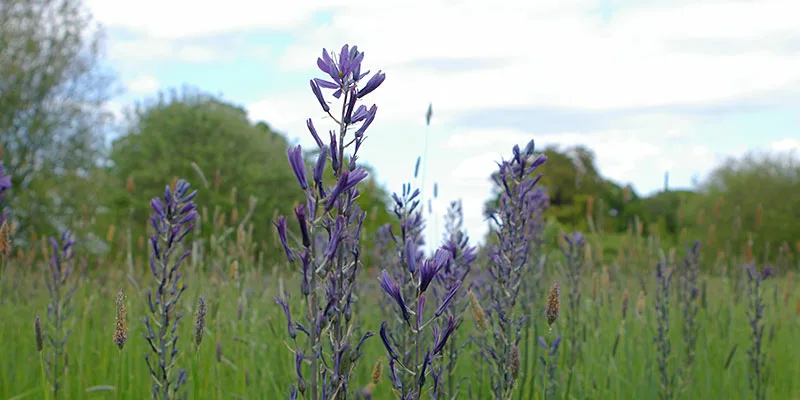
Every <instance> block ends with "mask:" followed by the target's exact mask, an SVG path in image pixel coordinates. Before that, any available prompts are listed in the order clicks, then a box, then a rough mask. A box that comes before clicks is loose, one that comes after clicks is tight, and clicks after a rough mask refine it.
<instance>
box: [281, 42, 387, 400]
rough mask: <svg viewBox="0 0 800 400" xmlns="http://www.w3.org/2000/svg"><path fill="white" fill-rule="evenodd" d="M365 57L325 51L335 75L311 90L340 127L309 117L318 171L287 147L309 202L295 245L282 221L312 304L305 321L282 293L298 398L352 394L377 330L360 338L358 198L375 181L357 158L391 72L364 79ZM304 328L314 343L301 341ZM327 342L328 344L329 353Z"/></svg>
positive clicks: (353, 51) (321, 62)
mask: <svg viewBox="0 0 800 400" xmlns="http://www.w3.org/2000/svg"><path fill="white" fill-rule="evenodd" d="M363 60H364V53H363V52H361V51H359V50H358V48H357V47H356V46H352V47H350V46H349V45H344V46H343V47H342V49H341V52H340V53H339V54H338V55H337V54H334V53H331V52H328V51H327V50H324V49H323V51H322V57H320V58H318V59H317V66H318V67H319V69H320V70H322V72H323V73H325V74H326V75H327V76H328V77H329V78H330V80H327V79H320V78H314V79H312V80H311V82H310V84H311V90H312V92H313V93H314V96H315V97H316V98H317V100H318V101H319V104H320V106H321V107H322V110H323V111H324V112H325V113H326V114H327V115H328V116H329V117H330V118H331V119H332V120H333V121H334V122H335V123H336V125H337V128H338V129H336V130H331V131H330V132H329V135H328V140H327V141H323V139H322V137H320V135H319V134H318V133H317V129H316V128H315V126H314V123H313V122H312V120H311V119H308V120H307V121H306V124H307V126H308V130H309V132H310V133H311V136H312V138H313V139H314V141H315V142H316V144H317V147H318V149H319V153H318V154H317V156H316V161H315V162H313V163H311V164H312V166H311V170H312V172H311V176H309V175H308V173H307V167H306V161H305V159H304V157H303V151H302V148H301V147H300V146H296V147H294V148H290V149H289V150H288V151H287V156H288V159H289V165H290V167H291V169H292V171H293V172H294V174H295V176H296V177H297V182H298V184H299V185H300V187H301V188H302V189H303V190H304V191H305V196H306V201H305V204H301V205H299V206H297V207H296V208H295V209H294V215H295V218H296V221H297V224H298V229H299V239H298V240H297V242H296V243H290V242H289V239H290V236H289V234H288V230H289V228H288V224H287V221H286V218H285V217H283V216H281V217H279V218H278V219H277V220H276V221H275V223H274V224H275V226H276V228H277V232H278V237H279V238H280V241H281V243H282V245H283V248H284V251H285V252H286V257H287V259H288V260H289V262H290V263H292V264H294V263H296V262H298V261H299V263H300V271H301V275H302V280H301V285H300V293H301V294H302V298H303V300H304V302H305V305H304V307H303V309H304V310H305V315H303V316H302V319H301V321H297V319H296V318H292V314H291V312H290V307H289V295H288V294H283V293H282V294H280V296H279V297H277V298H276V301H277V303H278V304H279V305H280V306H281V307H282V308H283V311H284V313H285V314H286V318H287V324H288V325H287V331H288V334H289V337H290V338H291V339H292V341H293V342H294V347H295V349H294V353H295V357H294V358H295V366H296V373H297V378H296V383H295V384H294V385H292V386H291V388H290V390H289V398H292V399H294V398H297V397H298V396H299V394H302V395H303V398H305V399H310V400H318V399H345V398H348V396H349V392H350V390H351V388H350V377H351V375H352V371H353V368H354V367H355V365H356V361H357V360H358V359H359V357H360V356H361V354H362V351H361V347H362V345H363V344H364V342H365V341H366V340H367V339H368V338H369V337H371V336H373V335H374V333H372V332H370V331H367V332H366V333H364V334H362V335H361V337H360V339H354V338H353V335H354V332H355V331H356V330H357V329H358V327H356V326H355V321H354V319H353V304H354V302H355V301H356V299H357V290H356V289H357V288H358V286H357V284H356V278H357V277H358V270H359V267H360V264H361V249H360V246H359V243H360V238H361V227H362V224H363V222H364V218H365V216H366V213H365V212H364V211H362V210H361V209H360V208H359V207H358V205H357V204H356V200H357V198H358V196H359V191H358V184H359V183H361V182H362V181H363V180H365V179H366V178H367V172H366V170H364V169H362V168H359V167H358V166H357V164H356V161H357V159H358V151H359V150H360V149H361V146H362V145H363V143H364V141H365V140H366V138H367V136H365V132H366V130H367V129H368V128H369V127H370V125H371V124H372V123H373V121H374V120H375V116H376V113H377V111H378V107H377V106H376V105H372V106H370V107H367V106H366V105H364V104H360V103H361V102H362V101H363V99H364V97H365V96H366V95H368V94H369V93H371V92H372V91H374V90H375V89H377V88H378V87H379V86H380V85H381V83H383V81H384V79H385V74H383V73H382V72H380V71H379V72H377V73H375V74H373V75H372V76H371V77H370V78H369V80H367V81H366V83H364V80H365V78H366V77H367V75H369V71H366V72H362V70H361V63H362V61H363ZM359 86H360V87H359ZM323 89H329V90H333V97H334V98H336V99H339V100H340V101H341V113H340V114H339V115H337V116H334V114H333V113H332V111H333V110H332V108H331V105H330V104H329V103H328V102H327V101H326V99H325V96H324V94H323ZM351 131H354V132H352V137H350V136H349V132H351ZM348 148H351V149H352V152H350V154H346V153H345V150H346V149H348ZM329 162H330V164H329ZM328 165H330V170H331V172H332V173H333V177H334V178H335V180H336V181H335V183H334V184H333V185H326V184H325V182H324V181H323V177H324V172H325V169H326V167H327V166H328ZM309 178H310V179H309ZM298 333H302V334H303V335H304V336H305V337H306V339H307V340H306V341H301V340H299V339H300V338H298ZM323 339H327V341H328V346H323ZM303 342H305V343H303ZM323 347H327V350H328V351H327V352H326V353H323ZM306 364H310V367H311V368H310V371H309V372H308V375H306V374H304V372H303V370H304V368H303V367H304V365H306Z"/></svg>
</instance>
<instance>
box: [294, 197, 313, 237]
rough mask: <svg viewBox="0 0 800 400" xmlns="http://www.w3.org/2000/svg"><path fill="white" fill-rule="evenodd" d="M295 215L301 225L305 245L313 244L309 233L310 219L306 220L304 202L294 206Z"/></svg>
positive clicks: (301, 234)
mask: <svg viewBox="0 0 800 400" xmlns="http://www.w3.org/2000/svg"><path fill="white" fill-rule="evenodd" d="M294 215H295V217H297V223H298V224H299V225H300V236H302V237H303V246H305V247H309V246H311V235H309V233H308V221H307V220H306V207H305V206H304V205H303V204H300V205H298V206H297V207H295V208H294Z"/></svg>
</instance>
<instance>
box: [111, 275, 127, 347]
mask: <svg viewBox="0 0 800 400" xmlns="http://www.w3.org/2000/svg"><path fill="white" fill-rule="evenodd" d="M116 305H117V316H116V323H115V326H114V344H116V345H117V347H119V349H120V351H121V350H122V348H123V347H125V342H126V341H127V340H128V310H127V309H126V308H125V295H124V294H123V293H122V289H120V290H119V292H118V293H117V304H116Z"/></svg>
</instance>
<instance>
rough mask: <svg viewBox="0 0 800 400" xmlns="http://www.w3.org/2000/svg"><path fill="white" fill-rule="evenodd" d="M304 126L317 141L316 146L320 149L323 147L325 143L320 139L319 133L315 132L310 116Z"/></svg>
mask: <svg viewBox="0 0 800 400" xmlns="http://www.w3.org/2000/svg"><path fill="white" fill-rule="evenodd" d="M306 126H307V127H308V131H309V132H311V137H313V138H314V141H315V142H317V146H319V148H320V149H321V148H323V147H325V145H323V144H322V139H320V138H319V135H318V134H317V130H316V129H314V122H313V121H312V120H311V118H309V119H307V120H306Z"/></svg>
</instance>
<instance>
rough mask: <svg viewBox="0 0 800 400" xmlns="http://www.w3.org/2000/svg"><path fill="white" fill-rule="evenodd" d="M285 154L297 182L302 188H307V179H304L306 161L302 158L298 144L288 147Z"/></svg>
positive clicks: (301, 151)
mask: <svg viewBox="0 0 800 400" xmlns="http://www.w3.org/2000/svg"><path fill="white" fill-rule="evenodd" d="M286 155H287V157H288V158H289V164H290V165H291V167H292V172H294V175H295V177H296V178H297V182H298V183H300V187H302V188H303V190H306V189H308V181H307V180H306V163H305V161H304V160H303V150H302V149H301V148H300V145H297V147H290V148H289V149H287V150H286Z"/></svg>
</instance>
